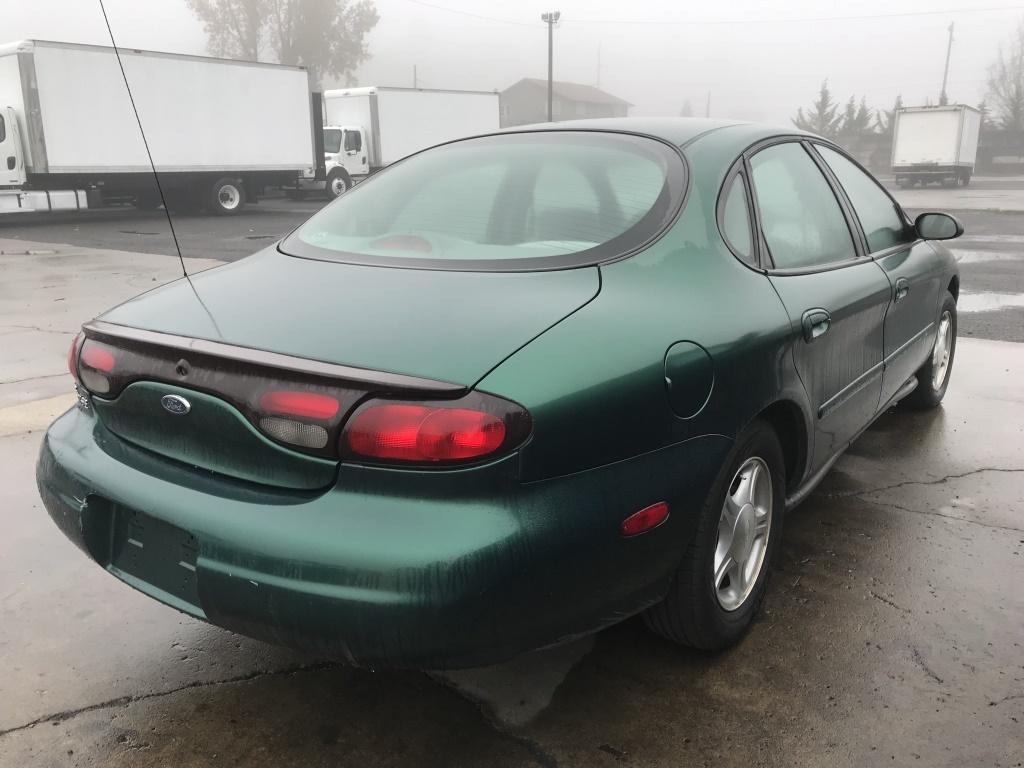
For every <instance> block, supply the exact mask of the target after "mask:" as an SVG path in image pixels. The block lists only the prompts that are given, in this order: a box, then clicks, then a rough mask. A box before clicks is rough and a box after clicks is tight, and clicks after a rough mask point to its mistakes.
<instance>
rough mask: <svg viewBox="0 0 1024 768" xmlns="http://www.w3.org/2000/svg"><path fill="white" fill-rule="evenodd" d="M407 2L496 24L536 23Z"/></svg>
mask: <svg viewBox="0 0 1024 768" xmlns="http://www.w3.org/2000/svg"><path fill="white" fill-rule="evenodd" d="M405 1H406V2H407V3H412V4H413V5H419V6H422V7H424V8H433V9H434V10H435V11H445V12H446V13H454V14H456V15H458V16H469V17H470V18H473V19H480V20H481V21H493V22H496V23H498V24H512V25H514V26H517V27H530V28H531V29H537V25H536V24H531V23H530V22H528V21H516V20H515V19H499V18H497V17H495V16H484V15H483V14H481V13H473V12H472V11H463V10H461V9H459V8H449V7H447V6H445V5H435V4H434V3H428V2H425V0H405Z"/></svg>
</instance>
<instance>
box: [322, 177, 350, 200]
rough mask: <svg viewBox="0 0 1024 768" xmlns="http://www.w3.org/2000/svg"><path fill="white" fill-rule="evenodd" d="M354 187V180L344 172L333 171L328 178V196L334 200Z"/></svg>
mask: <svg viewBox="0 0 1024 768" xmlns="http://www.w3.org/2000/svg"><path fill="white" fill-rule="evenodd" d="M351 187H352V179H351V178H349V175H348V174H347V173H345V172H344V171H338V170H335V171H331V174H330V176H328V177H327V195H328V197H330V198H331V199H332V200H333V199H334V198H336V197H341V196H342V195H343V194H345V193H346V192H348V190H349V189H350V188H351Z"/></svg>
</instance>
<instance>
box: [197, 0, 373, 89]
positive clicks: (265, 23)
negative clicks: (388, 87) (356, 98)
mask: <svg viewBox="0 0 1024 768" xmlns="http://www.w3.org/2000/svg"><path fill="white" fill-rule="evenodd" d="M186 2H187V3H188V7H189V9H190V10H191V11H192V13H194V14H195V15H196V16H197V17H198V18H199V20H200V21H202V22H203V30H204V31H205V32H206V37H207V40H208V45H209V49H210V53H212V54H213V55H214V56H226V57H229V58H237V59H249V60H252V61H258V60H260V59H261V58H262V57H263V56H264V55H265V54H266V53H267V52H270V54H271V55H272V56H273V58H274V59H276V60H277V61H278V62H280V63H281V64H296V65H301V66H304V67H306V69H308V70H309V73H310V77H311V79H312V82H313V85H314V87H319V85H320V80H321V79H322V78H323V77H324V76H325V75H333V76H335V77H347V76H349V75H351V73H352V72H353V71H354V70H355V68H356V67H358V66H359V65H360V64H361V63H362V62H363V61H365V60H366V59H367V57H368V56H369V48H368V45H367V42H366V36H367V34H368V33H369V32H370V30H372V29H373V28H374V26H375V25H376V24H377V21H378V20H379V19H380V16H379V15H378V14H377V8H376V6H374V4H373V0H186Z"/></svg>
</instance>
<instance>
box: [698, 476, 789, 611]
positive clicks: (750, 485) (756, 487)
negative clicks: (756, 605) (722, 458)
mask: <svg viewBox="0 0 1024 768" xmlns="http://www.w3.org/2000/svg"><path fill="white" fill-rule="evenodd" d="M774 498H775V497H774V495H773V492H772V476H771V472H770V471H769V470H768V465H767V464H766V463H765V462H764V460H763V459H761V458H758V457H757V456H752V457H750V458H749V459H747V460H746V461H745V462H743V464H742V465H741V466H740V468H739V469H738V470H736V474H735V475H734V476H733V479H732V482H731V483H730V484H729V491H728V493H727V495H726V497H725V504H723V505H722V514H721V516H720V517H719V520H718V543H717V545H716V547H715V557H714V575H713V581H712V583H713V585H714V590H715V597H716V598H717V600H718V604H719V605H720V606H721V607H722V608H724V609H725V610H726V611H735V610H736V609H738V608H739V607H740V606H742V605H743V603H744V602H746V600H747V598H748V597H749V596H750V593H751V592H752V591H753V589H754V585H755V584H756V583H757V577H758V576H759V575H760V574H761V569H762V568H763V567H764V559H765V554H766V553H767V552H768V536H769V534H770V533H771V524H772V503H773V500H774Z"/></svg>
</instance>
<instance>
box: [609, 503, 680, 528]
mask: <svg viewBox="0 0 1024 768" xmlns="http://www.w3.org/2000/svg"><path fill="white" fill-rule="evenodd" d="M667 519H668V503H667V502H664V501H659V502H658V503H657V504H651V506H649V507H644V508H643V509H641V510H640V511H639V512H634V513H633V514H632V515H630V516H629V517H627V518H626V519H625V520H623V521H622V525H620V526H619V533H621V534H622V535H623V536H636V535H637V534H638V533H644V532H646V531H649V530H651V529H652V528H657V527H658V526H659V525H661V524H662V523H664V522H665V521H666V520H667Z"/></svg>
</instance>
